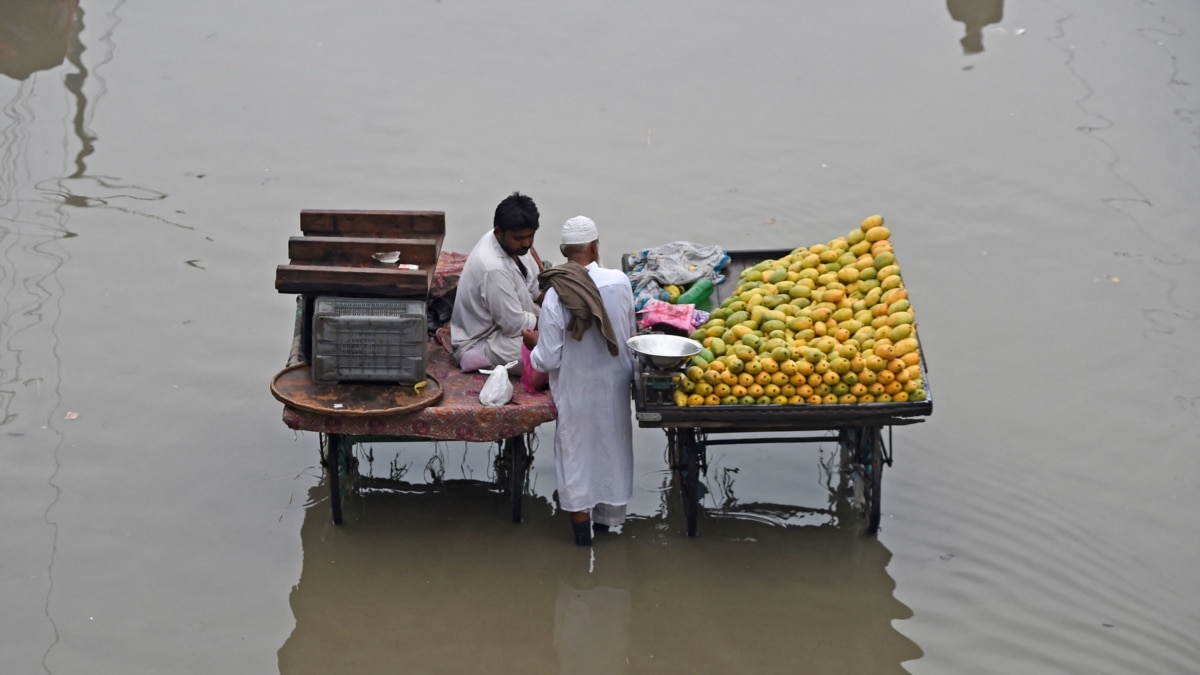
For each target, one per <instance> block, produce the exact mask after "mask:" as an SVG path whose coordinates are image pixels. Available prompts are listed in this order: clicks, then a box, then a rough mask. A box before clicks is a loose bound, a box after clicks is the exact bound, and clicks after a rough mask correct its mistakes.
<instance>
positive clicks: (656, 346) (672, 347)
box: [626, 333, 704, 368]
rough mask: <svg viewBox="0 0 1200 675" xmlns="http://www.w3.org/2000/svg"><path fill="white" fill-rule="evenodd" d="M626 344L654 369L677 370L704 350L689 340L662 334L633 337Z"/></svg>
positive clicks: (701, 346) (702, 346) (697, 343)
mask: <svg viewBox="0 0 1200 675" xmlns="http://www.w3.org/2000/svg"><path fill="white" fill-rule="evenodd" d="M626 344H628V345H629V348H630V349H632V350H633V351H634V352H635V353H637V354H639V355H641V356H643V357H645V358H646V359H647V360H649V361H650V364H651V365H653V366H654V367H656V368H677V367H679V366H680V365H682V364H683V363H684V362H685V361H687V360H688V359H690V358H692V357H693V356H695V355H696V354H699V353H700V350H701V349H704V345H702V344H700V343H699V342H696V341H695V340H693V339H691V338H685V337H679V336H678V335H666V334H662V333H647V334H645V335H634V336H633V337H631V338H629V340H627V341H626Z"/></svg>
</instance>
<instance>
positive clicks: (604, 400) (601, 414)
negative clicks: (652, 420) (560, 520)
mask: <svg viewBox="0 0 1200 675" xmlns="http://www.w3.org/2000/svg"><path fill="white" fill-rule="evenodd" d="M587 270H588V274H589V275H590V276H591V278H592V280H593V281H595V282H596V286H597V287H598V288H599V290H600V297H601V299H602V300H603V302H604V308H605V310H606V311H607V312H608V318H609V321H610V322H611V323H612V327H613V332H614V333H615V335H616V338H617V342H618V347H619V352H618V354H617V356H612V355H611V354H609V352H608V343H607V342H605V340H604V336H603V335H602V334H601V333H600V330H599V328H598V327H596V326H594V325H593V326H592V327H591V328H589V329H588V331H587V333H586V334H584V336H583V340H582V341H579V342H577V341H575V339H574V338H573V337H571V335H570V334H569V333H568V332H567V330H566V326H567V322H568V321H569V320H570V316H569V313H568V312H567V311H566V310H565V309H564V308H563V306H562V303H561V302H560V301H559V298H558V293H556V292H555V291H554V289H553V288H551V289H549V290H547V292H546V297H545V298H544V299H543V300H542V312H541V318H540V319H539V321H538V333H539V338H538V344H537V347H535V348H534V350H533V352H532V353H531V355H530V360H531V361H532V363H533V367H534V368H536V369H538V370H539V371H541V372H544V373H549V374H550V393H551V395H552V396H553V397H554V405H555V406H556V407H557V408H558V421H557V423H556V425H555V429H554V465H555V470H556V473H557V477H558V502H559V506H560V507H561V508H562V509H563V510H564V511H571V512H574V511H588V510H591V509H592V508H593V507H595V506H596V505H597V504H607V505H612V506H623V505H625V504H628V503H629V500H630V498H631V497H632V496H633V420H632V416H631V413H630V406H631V402H632V398H631V396H630V386H631V385H632V382H633V355H632V353H631V352H630V351H629V347H628V346H627V345H626V344H625V341H626V340H627V339H629V337H631V336H632V335H633V334H634V332H635V331H636V325H635V323H634V321H635V317H634V308H633V289H632V286H631V285H630V283H629V277H627V276H625V274H624V273H622V272H620V271H619V270H610V269H605V268H602V267H600V266H598V265H596V264H595V263H592V264H591V265H588V267H587ZM593 518H594V519H596V518H595V514H593ZM602 521H603V519H597V522H602ZM605 524H617V523H605Z"/></svg>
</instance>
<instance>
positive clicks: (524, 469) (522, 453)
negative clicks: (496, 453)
mask: <svg viewBox="0 0 1200 675" xmlns="http://www.w3.org/2000/svg"><path fill="white" fill-rule="evenodd" d="M504 448H505V449H504V452H505V453H507V454H508V457H509V467H511V468H510V470H511V472H512V475H511V476H510V477H509V497H510V498H511V499H512V520H513V522H514V523H519V522H521V520H522V518H521V499H522V497H524V495H525V476H526V475H527V473H528V470H529V453H528V448H527V447H526V445H525V436H524V435H517V436H513V437H512V438H509V439H506V440H505V441H504Z"/></svg>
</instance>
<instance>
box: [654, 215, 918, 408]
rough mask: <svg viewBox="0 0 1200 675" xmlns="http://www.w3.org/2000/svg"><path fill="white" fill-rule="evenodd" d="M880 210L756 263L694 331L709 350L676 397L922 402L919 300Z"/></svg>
mask: <svg viewBox="0 0 1200 675" xmlns="http://www.w3.org/2000/svg"><path fill="white" fill-rule="evenodd" d="M890 239H891V231H890V230H889V229H888V228H887V227H885V226H884V224H883V216H879V215H873V216H870V217H868V218H866V219H865V220H863V222H862V224H861V225H860V226H859V227H858V228H856V229H855V230H853V231H852V232H850V233H849V234H848V235H847V236H845V237H838V238H837V239H834V240H832V241H830V242H829V243H827V244H817V245H815V246H808V247H801V248H797V249H795V250H794V251H792V252H791V253H789V254H788V255H786V256H784V257H782V258H779V259H778V260H763V261H762V262H760V263H758V264H756V265H754V266H752V267H747V268H746V269H745V270H744V271H743V272H742V273H741V276H740V278H739V279H738V285H737V289H736V290H735V291H734V292H733V293H731V294H730V295H729V297H727V298H725V299H724V301H723V302H722V303H721V305H720V307H719V308H718V309H716V310H714V311H713V312H712V314H711V315H710V317H709V320H708V322H707V323H705V324H704V325H702V326H700V327H699V328H698V329H696V331H695V332H694V333H693V334H692V338H693V339H694V340H697V341H699V342H700V343H701V344H703V345H704V349H703V350H701V352H700V353H699V354H697V355H696V356H694V357H693V358H692V360H691V362H690V364H689V365H688V367H687V370H686V371H685V372H683V373H680V374H679V375H677V376H676V380H675V384H676V387H675V392H674V398H675V404H676V405H678V406H699V405H809V404H813V405H816V404H841V405H853V404H861V403H888V402H904V401H922V400H924V399H925V396H926V394H925V389H924V383H923V380H922V370H921V349H920V343H919V342H918V341H917V329H916V324H915V322H914V317H913V311H912V305H911V304H910V303H909V301H908V290H907V289H906V288H905V287H904V280H903V279H902V278H901V276H900V267H899V266H898V265H897V264H896V256H895V254H894V253H893V252H892V244H891V241H890Z"/></svg>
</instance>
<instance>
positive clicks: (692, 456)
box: [676, 429, 704, 537]
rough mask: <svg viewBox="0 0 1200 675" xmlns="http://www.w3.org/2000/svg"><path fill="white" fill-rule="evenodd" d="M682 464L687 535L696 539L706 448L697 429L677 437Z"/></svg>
mask: <svg viewBox="0 0 1200 675" xmlns="http://www.w3.org/2000/svg"><path fill="white" fill-rule="evenodd" d="M677 444H678V450H679V460H680V462H679V463H678V464H677V465H676V466H677V467H678V469H679V478H680V481H679V485H680V491H681V492H682V493H683V515H684V516H685V517H686V518H687V535H688V536H689V537H694V536H696V535H697V534H698V530H699V522H698V521H699V516H700V472H701V456H702V454H703V453H704V446H703V444H701V442H700V440H699V439H698V438H697V435H696V430H695V429H681V430H679V435H678V437H677Z"/></svg>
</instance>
